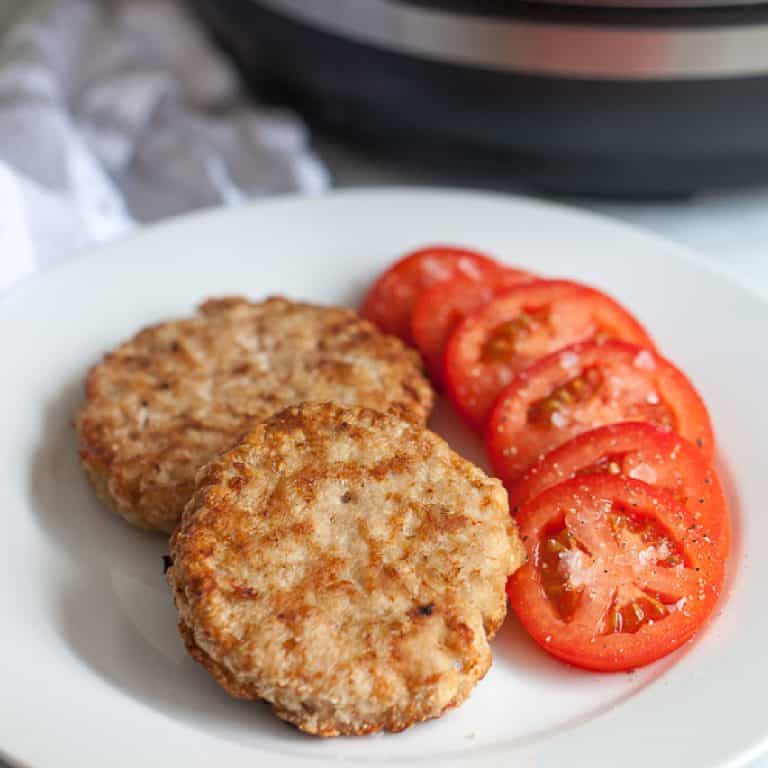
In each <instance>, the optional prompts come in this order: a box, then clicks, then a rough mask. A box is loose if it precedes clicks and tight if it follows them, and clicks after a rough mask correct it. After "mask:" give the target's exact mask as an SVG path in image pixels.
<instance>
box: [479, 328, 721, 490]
mask: <svg viewBox="0 0 768 768" xmlns="http://www.w3.org/2000/svg"><path fill="white" fill-rule="evenodd" d="M621 421H643V422H647V423H650V424H655V425H656V426H658V427H661V428H662V429H665V430H667V431H668V432H676V433H678V434H679V435H681V436H682V437H684V438H686V440H689V441H690V442H692V443H693V444H694V445H696V447H697V448H698V449H699V450H700V452H701V454H702V456H703V457H704V459H705V460H707V461H709V460H710V459H711V457H712V451H713V448H714V436H713V434H712V425H711V422H710V419H709V414H708V412H707V408H706V406H705V405H704V402H703V401H702V399H701V397H700V396H699V394H698V393H697V392H696V390H695V389H694V387H693V385H692V384H691V382H690V381H688V379H687V378H686V377H685V375H684V374H683V373H681V372H680V371H679V370H678V369H677V368H675V367H674V366H673V365H672V363H670V362H668V361H667V360H665V359H664V358H662V357H660V356H659V355H657V354H656V353H655V352H652V351H651V350H649V349H643V348H641V347H637V346H635V345H633V344H627V343H625V342H621V341H606V342H594V341H593V342H586V343H584V344H574V345H573V346H571V347H566V348H565V349H562V350H559V351H558V352H555V353H553V354H551V355H548V356H547V357H545V358H543V359H541V360H539V361H538V362H537V363H534V364H533V365H532V366H530V367H529V368H528V369H527V370H525V371H523V372H522V373H520V374H519V375H518V376H517V377H516V378H515V379H514V380H513V381H512V383H511V384H510V385H509V387H507V389H505V390H504V392H503V393H502V394H501V395H500V397H499V399H498V401H497V402H496V405H495V406H494V408H493V412H492V414H491V416H490V418H489V420H488V428H487V431H486V447H487V449H488V453H489V456H490V460H491V463H492V465H493V468H494V470H495V472H496V473H497V475H498V476H499V477H500V478H501V479H502V480H503V481H504V483H505V484H506V485H507V487H511V486H512V484H513V483H514V482H515V481H516V480H517V479H518V478H520V477H521V476H522V475H523V473H524V472H526V471H527V470H528V469H530V467H532V466H533V464H534V463H535V462H536V461H538V460H539V459H540V458H541V457H542V456H544V455H545V454H546V453H548V452H549V451H551V450H552V449H553V448H557V446H559V445H562V444H563V443H564V442H566V441H567V440H570V439H571V438H572V437H575V436H576V435H578V434H581V433H582V432H586V431H588V430H590V429H595V428H596V427H601V426H603V425H605V424H615V423H617V422H621Z"/></svg>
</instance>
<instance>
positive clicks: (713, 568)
mask: <svg viewBox="0 0 768 768" xmlns="http://www.w3.org/2000/svg"><path fill="white" fill-rule="evenodd" d="M517 522H518V525H519V528H520V533H521V535H522V537H523V541H524V542H525V546H526V550H527V553H528V561H527V563H526V564H525V565H524V566H523V567H522V568H520V569H519V570H518V571H517V572H516V573H514V574H513V575H512V576H511V577H510V579H509V582H508V583H507V594H508V596H509V600H510V604H511V606H512V608H513V609H514V611H515V613H516V614H517V616H518V617H519V618H520V621H521V623H522V624H523V626H524V627H525V628H526V630H527V631H528V633H529V634H530V635H531V637H533V639H534V640H535V641H536V642H537V643H538V644H539V645H540V646H541V647H542V648H544V649H545V650H546V651H547V652H548V653H550V654H552V655H553V656H556V657H557V658H559V659H561V660H563V661H566V662H568V663H569V664H573V665H575V666H578V667H583V668H585V669H593V670H599V671H603V672H616V671H619V670H625V669H633V668H635V667H639V666H642V665H644V664H648V663H650V662H652V661H655V660H656V659H659V658H661V657H662V656H665V655H666V654H668V653H670V652H671V651H673V650H675V648H678V647H679V646H681V645H682V644H683V643H684V642H686V641H687V640H689V639H690V638H691V637H692V636H693V635H694V634H695V632H696V631H697V630H698V629H699V628H700V627H701V625H702V624H703V623H704V621H705V620H706V618H707V617H708V616H709V615H710V614H711V612H712V609H713V608H714V606H715V604H716V603H717V600H718V597H719V595H720V592H721V590H722V586H723V580H724V575H725V571H724V565H723V560H722V558H721V557H720V556H719V555H718V553H717V552H716V551H715V547H714V545H713V544H712V543H711V542H706V541H705V540H704V538H703V537H701V536H700V535H699V534H698V533H696V532H695V531H691V529H690V526H691V525H692V524H693V522H694V521H693V519H692V517H691V515H690V512H689V511H688V509H687V508H686V507H685V506H683V505H682V504H680V503H679V502H677V501H676V500H675V499H674V498H673V497H672V496H671V494H669V493H667V492H666V491H664V490H662V489H657V488H653V487H652V486H650V485H648V484H647V483H643V482H641V481H638V480H630V479H628V478H625V477H614V476H610V475H590V476H588V477H583V478H580V477H577V478H574V479H572V480H568V481H566V482H564V483H561V484H559V485H556V486H553V487H551V488H548V489H547V490H546V491H544V492H543V493H541V494H539V495H538V496H536V498H534V499H533V500H532V501H530V502H529V503H528V504H526V505H525V506H523V508H522V509H521V510H520V514H519V515H518V518H517Z"/></svg>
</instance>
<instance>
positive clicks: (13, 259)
mask: <svg viewBox="0 0 768 768" xmlns="http://www.w3.org/2000/svg"><path fill="white" fill-rule="evenodd" d="M327 186H328V174H327V171H326V169H325V167H324V166H323V165H322V163H321V162H320V161H319V160H318V158H317V157H316V156H315V155H314V154H313V153H312V152H311V150H310V149H309V147H308V136H307V133H306V130H305V127H304V125H303V124H302V123H301V122H300V120H298V118H296V117H295V116H294V115H292V114H290V113H287V112H284V111H279V110H275V109H269V108H266V107H262V106H259V105H258V104H254V103H253V101H251V100H248V99H246V98H245V96H244V93H243V89H242V86H241V84H240V82H239V80H238V78H237V75H236V73H235V71H234V70H233V68H232V66H231V64H230V63H229V61H228V60H227V59H225V58H224V57H223V55H222V54H221V53H220V52H219V51H217V50H216V49H215V48H214V47H213V46H212V45H211V43H210V41H209V40H208V39H207V38H206V36H205V34H204V31H203V30H202V29H201V28H199V27H198V26H197V24H196V23H195V20H194V19H193V18H191V17H190V16H189V15H188V12H187V11H186V10H185V9H184V8H183V7H182V6H181V5H180V4H179V3H177V2H175V0H25V1H24V2H19V0H0V291H3V290H4V289H7V288H8V286H10V285H11V284H12V283H13V282H14V281H16V280H18V279H19V278H20V277H22V276H24V275H25V274H29V273H31V272H34V271H35V270H37V269H41V268H44V267H47V266H48V265H50V264H52V263H54V262H55V261H58V260H59V259H61V258H63V257H65V256H67V255H69V254H71V253H72V252H73V251H75V250H77V249H79V248H82V247H83V246H85V245H87V244H89V243H92V242H101V241H105V240H108V239H110V238H113V237H116V236H118V235H120V234H123V233H125V232H127V231H129V230H131V229H132V228H134V227H136V226H137V225H139V224H141V223H144V222H150V221H155V220H158V219H161V218H164V217H167V216H172V215H174V214H178V213H182V212H184V211H188V210H192V209H196V208H201V207H205V206H211V205H217V204H226V205H231V204H237V203H239V202H241V201H243V200H245V199H248V198H251V197H255V196H262V195H270V194H276V193H285V192H292V191H301V192H306V193H316V192H320V191H322V190H324V189H325V188H326V187H327Z"/></svg>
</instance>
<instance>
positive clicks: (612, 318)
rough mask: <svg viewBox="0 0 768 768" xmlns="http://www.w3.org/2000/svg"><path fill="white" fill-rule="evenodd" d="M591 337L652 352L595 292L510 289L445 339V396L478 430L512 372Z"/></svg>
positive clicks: (562, 286) (630, 322) (557, 286)
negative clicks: (448, 397)
mask: <svg viewBox="0 0 768 768" xmlns="http://www.w3.org/2000/svg"><path fill="white" fill-rule="evenodd" d="M593 338H611V339H622V340H624V341H629V342H632V343H633V344H639V345H641V346H647V347H652V346H653V342H652V341H651V339H650V338H649V337H648V334H647V333H646V332H645V331H644V330H643V328H642V326H641V325H640V324H639V323H638V322H637V320H636V319H635V318H634V317H632V315H631V314H630V313H629V312H628V311H627V310H626V309H624V308H623V307H621V306H620V305H619V304H617V303H616V302H615V301H614V300H613V299H611V298H609V297H608V296H606V295H605V294H604V293H600V291H596V290H593V289H592V288H588V287H586V286H584V285H579V284H578V283H573V282H568V281H565V280H539V281H536V282H533V283H529V284H527V285H521V286H518V287H516V288H511V289H510V290H509V291H507V292H506V293H504V294H502V295H501V296H498V297H497V298H495V299H494V300H493V301H492V302H491V303H490V304H488V305H487V306H485V307H483V308H482V309H479V310H477V311H476V312H473V313H472V314H471V315H469V316H468V317H467V318H466V319H465V320H464V321H463V322H461V323H460V324H459V326H458V327H457V328H456V330H455V331H454V332H453V333H452V334H451V337H450V339H449V341H448V345H447V347H446V352H445V361H444V365H445V369H444V370H445V385H446V390H447V392H448V394H449V395H450V397H451V399H452V400H453V402H454V404H455V405H456V408H457V409H458V411H459V412H460V413H461V414H462V415H463V416H464V417H465V418H466V419H467V421H468V422H469V423H470V424H471V425H472V426H474V427H475V428H476V429H481V428H482V427H483V425H484V424H485V420H486V417H487V415H488V412H489V411H490V408H491V406H492V405H493V402H494V400H495V399H496V397H497V395H498V394H499V392H501V390H502V389H503V388H504V387H505V386H506V385H507V384H509V382H510V381H511V380H512V379H513V377H514V376H515V375H516V374H517V373H519V372H520V371H521V370H523V369H524V368H526V367H527V366H528V365H530V364H531V363H532V362H533V361H534V360H537V359H538V358H540V357H542V356H544V355H547V354H549V353H550V352H553V351H554V350H556V349H560V348H561V347H565V346H567V345H568V344H572V343H574V342H579V341H586V340H588V339H593Z"/></svg>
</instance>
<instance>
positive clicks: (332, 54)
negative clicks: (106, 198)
mask: <svg viewBox="0 0 768 768" xmlns="http://www.w3.org/2000/svg"><path fill="white" fill-rule="evenodd" d="M191 1H192V2H193V3H194V5H195V6H196V7H197V9H198V10H199V12H200V13H201V14H202V17H203V18H204V20H205V22H206V24H207V25H208V26H209V28H210V29H211V30H212V31H213V32H214V33H215V35H216V36H217V38H218V39H219V40H220V41H221V43H222V44H223V45H224V46H225V47H226V48H227V49H229V50H230V51H231V53H232V54H233V56H234V57H235V59H236V60H237V62H238V63H239V65H240V66H241V67H242V69H243V71H244V72H245V73H246V75H247V76H248V77H249V79H250V81H251V82H252V83H253V84H254V86H255V87H256V89H257V90H258V92H259V93H260V94H261V95H262V96H263V97H265V98H267V99H270V100H272V101H277V102H280V103H286V104H291V105H293V106H295V107H297V108H299V109H300V110H301V111H302V112H303V113H304V114H305V115H306V116H307V117H308V119H309V120H310V121H311V122H312V123H313V124H314V125H315V126H316V127H317V128H319V129H321V130H325V131H330V132H332V133H333V134H335V135H339V136H342V137H344V138H345V139H346V140H348V141H349V140H351V141H355V142H359V143H365V144H366V145H368V146H370V147H374V148H376V149H378V150H379V151H380V152H384V153H389V154H392V155H396V156H397V157H398V158H399V159H400V160H403V161H405V162H412V163H418V164H420V165H425V164H428V165H430V166H435V167H438V168H440V167H442V168H445V169H449V170H450V171H451V173H452V174H460V173H464V172H467V173H475V174H477V173H479V174H489V173H490V174H493V176H494V177H498V178H500V179H504V180H508V181H511V182H518V181H520V182H524V183H527V184H530V185H532V186H534V187H536V188H540V189H546V190H548V191H553V192H558V193H580V194H583V193H586V194H620V195H660V194H661V195H677V194H688V193H691V192H694V191H698V190H702V189H709V188H714V187H723V186H736V185H747V184H759V183H764V182H766V181H768V3H761V2H755V3H751V2H745V1H744V0H740V2H734V1H733V0H605V2H600V1H599V0H594V1H593V2H590V0H573V2H572V3H568V4H563V3H558V4H551V3H546V2H528V3H523V2H517V1H516V0H475V1H474V2H471V1H470V0H440V1H439V2H438V0H191Z"/></svg>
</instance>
